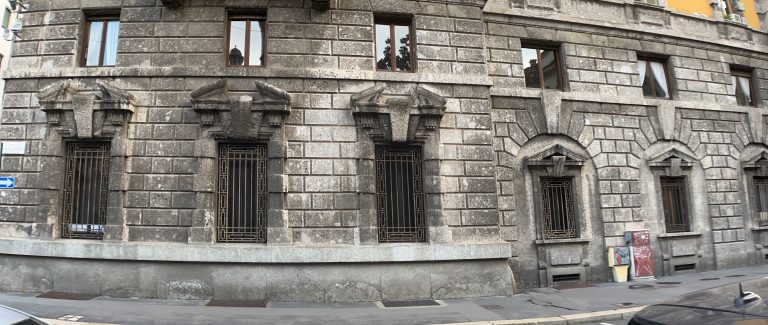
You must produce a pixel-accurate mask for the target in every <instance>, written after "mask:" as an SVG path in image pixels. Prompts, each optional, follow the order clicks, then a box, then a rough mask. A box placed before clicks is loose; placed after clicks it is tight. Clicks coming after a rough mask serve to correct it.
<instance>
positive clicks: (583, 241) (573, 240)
mask: <svg viewBox="0 0 768 325" xmlns="http://www.w3.org/2000/svg"><path fill="white" fill-rule="evenodd" d="M533 243H534V244H535V245H556V244H587V243H589V239H587V238H567V239H537V240H535V241H534V242H533Z"/></svg>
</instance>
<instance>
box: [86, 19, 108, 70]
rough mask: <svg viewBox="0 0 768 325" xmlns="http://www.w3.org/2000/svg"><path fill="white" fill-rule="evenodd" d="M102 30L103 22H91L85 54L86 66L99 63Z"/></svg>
mask: <svg viewBox="0 0 768 325" xmlns="http://www.w3.org/2000/svg"><path fill="white" fill-rule="evenodd" d="M103 30H104V22H102V21H94V22H91V29H90V30H89V31H88V54H87V56H86V60H85V65H86V66H89V67H90V66H98V65H101V64H100V62H99V61H101V60H100V59H101V36H102V34H103Z"/></svg>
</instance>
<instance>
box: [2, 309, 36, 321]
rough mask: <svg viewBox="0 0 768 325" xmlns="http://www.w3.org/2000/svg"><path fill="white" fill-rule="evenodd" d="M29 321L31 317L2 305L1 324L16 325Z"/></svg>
mask: <svg viewBox="0 0 768 325" xmlns="http://www.w3.org/2000/svg"><path fill="white" fill-rule="evenodd" d="M29 319H30V316H29V315H27V314H25V313H22V312H20V311H18V310H16V309H13V308H10V307H6V306H3V305H0V324H16V323H19V322H23V321H25V320H29Z"/></svg>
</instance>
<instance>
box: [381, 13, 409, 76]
mask: <svg viewBox="0 0 768 325" xmlns="http://www.w3.org/2000/svg"><path fill="white" fill-rule="evenodd" d="M377 25H389V39H390V40H392V39H394V36H395V26H407V27H408V41H409V43H410V49H409V51H408V52H409V58H408V59H409V60H408V61H409V63H410V65H411V69H410V70H397V64H392V69H390V70H387V69H379V68H378V60H377V59H376V58H377V57H378V53H379V52H378V50H379V49H378V48H376V40H377V39H378V34H377V33H376V30H377V28H376V26H377ZM413 31H414V27H413V17H410V16H381V17H380V16H375V17H374V18H373V48H374V52H373V53H374V56H373V69H374V70H375V71H380V72H400V73H413V72H415V71H416V56H415V55H414V53H415V51H414V48H415V47H416V42H415V38H414V34H413ZM390 47H392V45H391V41H390ZM389 55H390V57H389V60H390V62H397V51H392V50H390V54H389Z"/></svg>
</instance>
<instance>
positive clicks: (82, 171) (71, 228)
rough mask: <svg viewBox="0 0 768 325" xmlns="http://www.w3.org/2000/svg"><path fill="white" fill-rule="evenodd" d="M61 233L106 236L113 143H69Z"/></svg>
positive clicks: (69, 236) (93, 237)
mask: <svg viewBox="0 0 768 325" xmlns="http://www.w3.org/2000/svg"><path fill="white" fill-rule="evenodd" d="M66 147H67V152H66V158H65V168H66V170H65V173H64V202H63V207H64V211H63V213H62V222H61V237H62V238H82V239H102V238H103V237H104V224H105V223H106V215H107V194H108V184H109V183H108V182H109V160H110V147H109V143H107V142H71V143H67V145H66Z"/></svg>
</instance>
